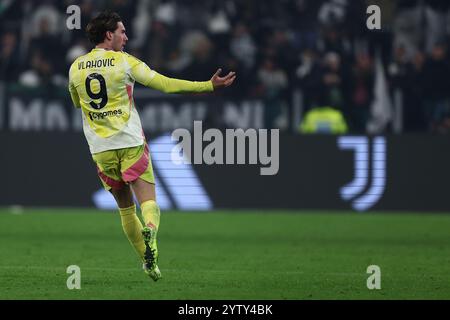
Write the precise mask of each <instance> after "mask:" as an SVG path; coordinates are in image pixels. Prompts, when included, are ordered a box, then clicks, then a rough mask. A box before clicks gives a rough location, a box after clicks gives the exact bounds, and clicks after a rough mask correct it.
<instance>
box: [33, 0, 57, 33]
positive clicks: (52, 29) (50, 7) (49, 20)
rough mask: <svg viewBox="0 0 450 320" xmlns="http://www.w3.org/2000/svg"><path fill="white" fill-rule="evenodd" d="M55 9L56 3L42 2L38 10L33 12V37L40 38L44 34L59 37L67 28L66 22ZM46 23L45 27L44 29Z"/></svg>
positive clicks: (46, 0)
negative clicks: (63, 29)
mask: <svg viewBox="0 0 450 320" xmlns="http://www.w3.org/2000/svg"><path fill="white" fill-rule="evenodd" d="M61 14H62V13H60V12H58V10H57V9H56V8H55V5H54V1H51V0H44V1H40V2H39V5H38V7H37V8H36V9H34V10H33V13H32V16H31V25H30V29H29V30H30V31H31V34H32V36H33V37H39V36H41V35H42V32H45V34H46V35H47V34H48V35H52V36H54V35H57V34H59V33H60V32H61V30H62V28H64V27H65V24H64V20H63V18H62V16H61ZM43 21H45V27H43Z"/></svg>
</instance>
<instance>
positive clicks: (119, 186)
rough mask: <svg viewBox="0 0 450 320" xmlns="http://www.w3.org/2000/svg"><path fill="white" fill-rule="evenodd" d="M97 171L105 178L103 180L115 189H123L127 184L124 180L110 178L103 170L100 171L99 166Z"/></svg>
mask: <svg viewBox="0 0 450 320" xmlns="http://www.w3.org/2000/svg"><path fill="white" fill-rule="evenodd" d="M97 173H98V175H99V177H100V178H101V179H102V180H103V182H105V183H106V184H107V185H108V186H110V187H111V188H113V189H115V190H118V189H122V188H123V187H124V185H125V184H124V183H123V182H122V181H117V180H114V179H113V178H110V177H108V176H107V175H105V174H104V173H103V172H101V171H100V168H99V167H97Z"/></svg>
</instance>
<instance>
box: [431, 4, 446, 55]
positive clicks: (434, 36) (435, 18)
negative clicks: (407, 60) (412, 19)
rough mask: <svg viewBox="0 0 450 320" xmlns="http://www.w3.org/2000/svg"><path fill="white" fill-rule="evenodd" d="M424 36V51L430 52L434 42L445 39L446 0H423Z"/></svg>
mask: <svg viewBox="0 0 450 320" xmlns="http://www.w3.org/2000/svg"><path fill="white" fill-rule="evenodd" d="M425 3H426V8H425V17H426V36H425V41H426V42H425V51H426V52H427V53H430V52H431V51H432V50H433V47H434V45H435V44H437V43H440V42H442V41H444V40H445V36H446V35H445V31H446V30H445V27H446V19H447V13H448V10H449V8H450V3H449V1H448V0H425Z"/></svg>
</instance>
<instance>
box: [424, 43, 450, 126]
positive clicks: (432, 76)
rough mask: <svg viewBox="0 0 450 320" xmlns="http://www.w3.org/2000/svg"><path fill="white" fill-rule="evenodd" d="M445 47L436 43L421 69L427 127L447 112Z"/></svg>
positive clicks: (448, 70)
mask: <svg viewBox="0 0 450 320" xmlns="http://www.w3.org/2000/svg"><path fill="white" fill-rule="evenodd" d="M446 55H447V53H446V47H445V45H444V44H437V45H435V46H434V47H433V50H432V52H431V55H430V57H429V58H428V59H427V60H426V61H425V66H424V70H423V73H424V75H423V80H424V83H423V85H424V95H425V105H424V107H425V114H426V117H427V120H428V124H429V128H430V129H431V130H432V131H434V130H435V126H436V125H437V124H438V123H439V122H440V121H441V120H442V119H443V117H444V116H445V115H446V114H448V113H449V110H450V107H449V90H448V83H449V72H450V68H449V64H448V60H447V56H446Z"/></svg>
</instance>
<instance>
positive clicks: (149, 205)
mask: <svg viewBox="0 0 450 320" xmlns="http://www.w3.org/2000/svg"><path fill="white" fill-rule="evenodd" d="M131 186H132V189H133V191H134V194H135V195H136V198H137V199H138V201H139V203H141V212H142V217H143V218H144V223H145V226H144V228H143V230H142V235H143V237H144V242H145V245H146V250H145V263H144V271H145V272H146V273H147V274H148V275H149V276H150V277H151V278H152V279H153V280H155V281H157V280H159V279H160V278H161V272H160V270H159V267H158V264H157V263H158V256H159V253H158V244H157V240H156V238H157V233H158V227H159V219H160V211H159V207H158V204H157V203H156V201H155V200H156V199H155V185H154V184H152V183H150V182H148V181H145V180H143V179H141V178H138V179H136V180H135V181H133V182H131Z"/></svg>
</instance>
